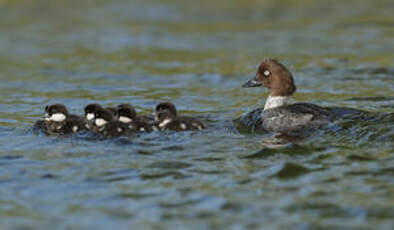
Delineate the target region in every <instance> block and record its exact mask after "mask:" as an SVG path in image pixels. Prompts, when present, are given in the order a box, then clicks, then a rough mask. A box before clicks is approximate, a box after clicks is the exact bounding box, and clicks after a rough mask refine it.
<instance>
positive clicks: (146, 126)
mask: <svg viewBox="0 0 394 230" xmlns="http://www.w3.org/2000/svg"><path fill="white" fill-rule="evenodd" d="M116 118H117V120H118V121H120V122H123V123H124V124H127V125H128V127H129V129H130V130H135V131H142V132H144V131H145V132H151V131H156V130H158V128H157V127H156V125H155V124H154V119H153V118H151V117H149V116H145V115H143V116H138V115H137V112H136V110H135V108H134V107H133V106H132V105H130V104H120V105H118V106H117V108H116Z"/></svg>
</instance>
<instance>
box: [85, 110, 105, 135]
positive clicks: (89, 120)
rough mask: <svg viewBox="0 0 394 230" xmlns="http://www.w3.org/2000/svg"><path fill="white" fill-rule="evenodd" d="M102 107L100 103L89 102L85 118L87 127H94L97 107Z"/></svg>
mask: <svg viewBox="0 0 394 230" xmlns="http://www.w3.org/2000/svg"><path fill="white" fill-rule="evenodd" d="M100 108H102V107H101V105H99V104H89V105H87V106H85V120H86V124H85V126H86V128H87V129H89V130H90V129H92V126H93V122H94V119H95V112H96V110H97V109H100Z"/></svg>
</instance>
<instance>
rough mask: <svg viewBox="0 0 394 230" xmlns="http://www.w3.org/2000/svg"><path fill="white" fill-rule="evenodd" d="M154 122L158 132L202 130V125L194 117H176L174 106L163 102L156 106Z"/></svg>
mask: <svg viewBox="0 0 394 230" xmlns="http://www.w3.org/2000/svg"><path fill="white" fill-rule="evenodd" d="M155 120H156V122H157V125H158V127H159V128H160V130H173V131H186V130H202V129H204V128H205V126H204V124H203V123H202V122H201V121H199V120H198V119H197V118H194V117H186V116H178V114H177V110H176V108H175V105H174V104H172V103H171V102H163V103H160V104H158V105H157V106H156V110H155Z"/></svg>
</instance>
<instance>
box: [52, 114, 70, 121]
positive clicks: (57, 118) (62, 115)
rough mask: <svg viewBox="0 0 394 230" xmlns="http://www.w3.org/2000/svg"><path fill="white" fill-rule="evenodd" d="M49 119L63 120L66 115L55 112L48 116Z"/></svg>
mask: <svg viewBox="0 0 394 230" xmlns="http://www.w3.org/2000/svg"><path fill="white" fill-rule="evenodd" d="M49 120H50V121H56V122H62V121H64V120H66V115H64V114H63V113H55V114H52V116H50V117H49Z"/></svg>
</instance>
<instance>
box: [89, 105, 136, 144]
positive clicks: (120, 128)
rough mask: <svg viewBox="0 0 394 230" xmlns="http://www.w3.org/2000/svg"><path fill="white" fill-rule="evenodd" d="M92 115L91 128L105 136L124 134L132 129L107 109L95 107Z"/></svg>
mask: <svg viewBox="0 0 394 230" xmlns="http://www.w3.org/2000/svg"><path fill="white" fill-rule="evenodd" d="M94 117H95V118H94V122H93V125H92V129H91V130H92V131H93V132H95V133H99V134H102V135H103V136H105V137H118V136H124V135H127V134H129V133H130V132H131V131H133V130H130V129H129V128H128V126H127V125H126V124H124V123H123V122H120V121H117V120H116V119H115V118H114V116H113V114H112V113H111V112H110V111H109V110H107V109H104V108H96V111H95V113H94Z"/></svg>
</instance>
